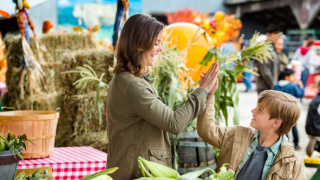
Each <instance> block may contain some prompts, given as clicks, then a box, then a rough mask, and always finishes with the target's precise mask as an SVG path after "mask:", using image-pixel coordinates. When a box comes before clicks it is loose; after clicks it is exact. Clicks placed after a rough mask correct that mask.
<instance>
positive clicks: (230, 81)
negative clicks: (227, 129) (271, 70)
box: [200, 32, 272, 126]
mask: <svg viewBox="0 0 320 180" xmlns="http://www.w3.org/2000/svg"><path fill="white" fill-rule="evenodd" d="M258 36H259V33H257V32H256V33H255V34H254V35H253V37H252V38H251V39H250V44H249V46H244V47H243V48H242V49H241V50H235V51H234V52H232V53H230V54H222V53H221V51H220V49H219V48H218V47H215V48H212V49H209V50H208V52H207V54H206V55H205V57H204V58H203V61H202V62H201V63H200V64H201V65H203V66H206V65H207V64H208V62H209V61H211V60H212V59H215V60H216V61H218V62H219V65H220V66H219V67H220V69H219V75H218V79H219V88H218V90H217V91H216V93H215V108H216V114H215V117H216V119H217V120H222V119H224V121H225V124H226V125H227V126H228V118H229V116H228V107H231V108H232V109H233V112H234V114H233V123H234V124H235V125H237V124H239V109H238V102H239V94H238V91H237V89H236V85H237V80H236V79H237V77H238V76H239V75H241V74H242V72H249V73H252V74H254V75H257V73H256V72H255V69H254V67H252V66H247V64H251V63H253V62H254V61H259V62H263V60H265V59H270V58H271V57H272V53H271V51H270V50H271V41H265V42H257V41H256V39H257V37H258Z"/></svg>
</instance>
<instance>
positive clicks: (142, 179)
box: [135, 177, 175, 180]
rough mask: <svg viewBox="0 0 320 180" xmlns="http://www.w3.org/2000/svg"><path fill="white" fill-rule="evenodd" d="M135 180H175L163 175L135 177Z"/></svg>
mask: <svg viewBox="0 0 320 180" xmlns="http://www.w3.org/2000/svg"><path fill="white" fill-rule="evenodd" d="M135 180H175V179H172V178H165V177H153V178H151V177H141V178H139V179H135Z"/></svg>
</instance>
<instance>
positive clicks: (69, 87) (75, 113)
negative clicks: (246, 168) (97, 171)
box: [56, 49, 113, 151]
mask: <svg viewBox="0 0 320 180" xmlns="http://www.w3.org/2000/svg"><path fill="white" fill-rule="evenodd" d="M61 62H63V63H62V69H63V71H69V70H73V69H75V68H76V67H77V66H83V65H85V64H86V65H89V66H91V67H92V68H93V69H94V71H95V72H96V74H97V76H98V77H100V76H101V75H102V73H105V75H104V78H103V82H105V83H109V82H110V80H111V79H112V76H113V75H112V73H110V72H109V71H108V68H109V67H110V66H113V53H112V52H110V51H109V50H96V49H91V50H86V51H82V50H79V51H74V52H66V53H64V54H63V55H62V56H61ZM79 78H80V75H79V74H63V75H62V82H63V89H64V93H63V94H64V107H63V111H64V112H65V113H61V116H62V117H61V118H60V120H59V123H58V128H57V136H56V146H79V145H82V146H83V145H86V146H95V147H96V148H98V149H100V150H102V151H106V143H107V141H106V140H105V139H106V138H101V137H100V138H95V135H96V134H99V133H100V134H101V133H104V132H106V124H105V118H106V114H105V98H106V96H107V89H103V90H101V91H100V99H101V105H102V107H101V112H102V119H103V121H102V124H99V120H98V115H97V105H96V87H91V86H90V87H88V88H87V91H86V92H84V94H80V95H77V92H78V90H77V88H76V87H75V86H74V85H73V83H74V82H75V81H77V80H78V79H79ZM66 124H67V125H68V127H70V124H72V131H68V130H65V127H64V126H65V125H66ZM66 137H68V142H67V141H66V140H65V139H66ZM89 137H90V138H89Z"/></svg>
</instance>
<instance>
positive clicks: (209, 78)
mask: <svg viewBox="0 0 320 180" xmlns="http://www.w3.org/2000/svg"><path fill="white" fill-rule="evenodd" d="M218 74H219V64H218V63H217V62H215V63H214V64H212V66H211V67H210V69H209V70H208V72H206V73H202V74H201V75H200V76H201V81H200V87H202V88H204V89H205V90H206V91H207V92H208V96H212V95H214V93H215V92H216V91H217V89H218V85H219V82H218Z"/></svg>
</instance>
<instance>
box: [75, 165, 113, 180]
mask: <svg viewBox="0 0 320 180" xmlns="http://www.w3.org/2000/svg"><path fill="white" fill-rule="evenodd" d="M118 169H119V168H118V167H113V168H108V169H106V170H103V171H99V172H97V173H94V174H91V175H89V176H86V177H84V178H81V180H90V179H93V178H96V177H98V176H101V175H104V174H111V173H113V172H115V171H116V170H118Z"/></svg>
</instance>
